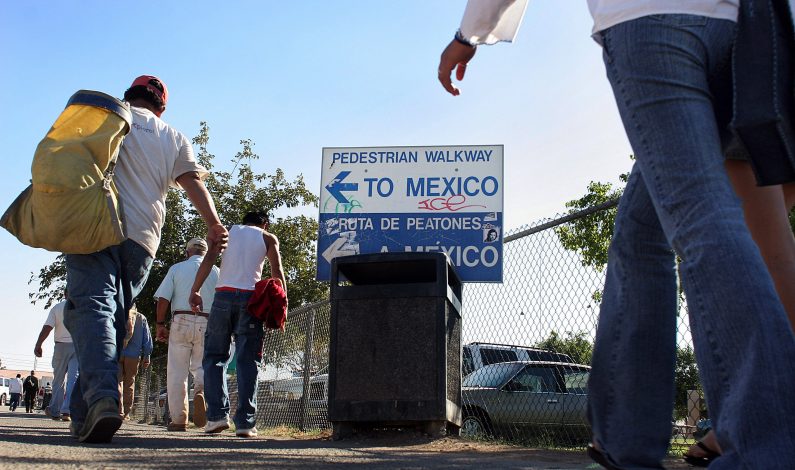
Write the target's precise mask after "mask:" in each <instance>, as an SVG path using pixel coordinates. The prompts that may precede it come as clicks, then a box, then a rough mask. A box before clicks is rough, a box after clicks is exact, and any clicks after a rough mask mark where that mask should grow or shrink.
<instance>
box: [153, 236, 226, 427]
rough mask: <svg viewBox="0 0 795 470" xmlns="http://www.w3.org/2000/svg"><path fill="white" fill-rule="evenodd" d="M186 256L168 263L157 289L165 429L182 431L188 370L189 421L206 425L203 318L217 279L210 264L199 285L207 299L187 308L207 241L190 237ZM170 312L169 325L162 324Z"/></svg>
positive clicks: (208, 307)
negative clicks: (163, 346)
mask: <svg viewBox="0 0 795 470" xmlns="http://www.w3.org/2000/svg"><path fill="white" fill-rule="evenodd" d="M185 252H186V254H187V259H186V260H185V261H182V262H181V263H177V264H175V265H173V266H171V267H170V268H169V269H168V273H166V277H165V278H164V279H163V282H162V283H161V284H160V287H158V288H157V292H155V298H157V335H156V336H157V340H158V341H168V370H167V373H166V374H167V387H168V409H169V413H170V414H171V423H169V425H168V430H169V431H185V430H186V429H187V423H188V371H189V370H190V373H191V375H193V392H194V393H193V424H195V425H196V426H198V427H204V425H205V424H207V409H206V406H205V401H204V369H202V356H203V355H204V332H205V331H206V330H207V317H209V312H210V306H211V305H212V299H213V295H214V294H215V284H216V282H218V268H217V267H215V266H213V268H212V270H211V272H210V274H209V275H208V276H207V280H206V281H205V282H204V284H203V285H202V288H201V293H202V297H203V298H205V299H208V300H207V303H206V304H205V306H206V307H205V309H204V310H202V311H198V312H194V311H193V310H191V307H190V303H188V297H189V296H190V289H191V287H192V286H193V281H194V279H196V271H198V269H199V265H200V264H201V262H202V259H203V258H204V255H205V254H206V253H207V242H206V241H204V239H201V238H193V239H191V240H190V241H189V242H188V244H187V246H186V247H185ZM169 311H170V312H171V328H168V327H167V326H166V318H167V317H168V312H169Z"/></svg>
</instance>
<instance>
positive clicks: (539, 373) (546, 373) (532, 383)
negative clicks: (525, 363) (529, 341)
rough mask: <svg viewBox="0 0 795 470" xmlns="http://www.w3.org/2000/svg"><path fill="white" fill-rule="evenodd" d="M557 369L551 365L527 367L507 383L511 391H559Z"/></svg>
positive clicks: (507, 387)
mask: <svg viewBox="0 0 795 470" xmlns="http://www.w3.org/2000/svg"><path fill="white" fill-rule="evenodd" d="M556 384H557V382H556V381H555V371H554V369H553V368H551V367H525V368H524V369H523V370H522V371H520V372H519V373H518V374H516V377H514V378H513V379H512V380H511V381H510V382H509V383H508V384H507V385H506V389H507V390H509V391H511V392H540V393H546V392H557V390H558V387H557V385H556Z"/></svg>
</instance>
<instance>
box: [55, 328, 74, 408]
mask: <svg viewBox="0 0 795 470" xmlns="http://www.w3.org/2000/svg"><path fill="white" fill-rule="evenodd" d="M52 370H53V379H52V401H51V402H50V406H49V408H50V414H51V415H53V416H60V415H61V414H63V413H67V414H69V403H70V401H71V400H70V397H71V395H70V394H71V393H72V389H73V388H74V385H75V381H76V380H77V355H76V354H75V346H74V344H72V343H58V342H56V343H55V350H54V352H53V354H52Z"/></svg>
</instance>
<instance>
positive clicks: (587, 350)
mask: <svg viewBox="0 0 795 470" xmlns="http://www.w3.org/2000/svg"><path fill="white" fill-rule="evenodd" d="M535 347H537V348H543V349H550V350H552V351H555V352H559V353H563V354H568V355H569V356H570V357H571V358H572V360H574V362H576V363H577V364H586V365H590V364H591V356H592V355H593V344H591V342H590V341H588V340H587V339H586V337H585V332H584V331H581V332H579V333H574V332H573V331H567V332H566V335H565V337H564V336H561V335H559V334H558V332H557V331H555V330H552V331H551V332H550V333H549V336H547V337H546V338H545V339H544V340H543V341H541V342H539V343H538V344H536V345H535Z"/></svg>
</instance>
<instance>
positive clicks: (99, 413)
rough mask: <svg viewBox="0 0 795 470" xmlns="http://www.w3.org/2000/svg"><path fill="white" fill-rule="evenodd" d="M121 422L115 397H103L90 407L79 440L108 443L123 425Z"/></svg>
mask: <svg viewBox="0 0 795 470" xmlns="http://www.w3.org/2000/svg"><path fill="white" fill-rule="evenodd" d="M121 422H122V418H121V415H119V403H118V402H117V401H116V400H114V399H113V398H109V397H107V398H101V399H99V400H98V401H96V402H95V403H94V404H93V405H91V408H89V410H88V415H87V416H86V422H85V423H84V424H83V429H81V430H80V437H79V438H78V440H79V441H80V442H86V443H90V444H103V443H108V442H110V441H111V440H112V439H113V435H114V434H115V433H116V431H117V430H118V429H119V427H121Z"/></svg>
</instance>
